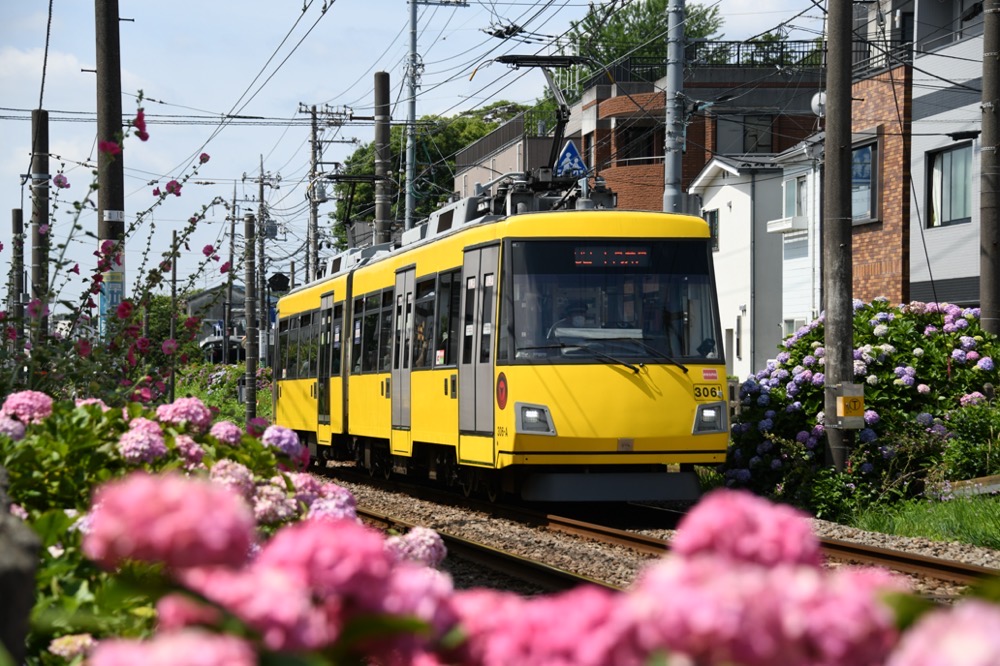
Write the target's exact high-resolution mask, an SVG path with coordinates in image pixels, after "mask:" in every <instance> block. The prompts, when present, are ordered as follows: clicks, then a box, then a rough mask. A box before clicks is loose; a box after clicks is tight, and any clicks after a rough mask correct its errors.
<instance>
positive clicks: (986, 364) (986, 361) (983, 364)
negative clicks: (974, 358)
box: [976, 356, 993, 372]
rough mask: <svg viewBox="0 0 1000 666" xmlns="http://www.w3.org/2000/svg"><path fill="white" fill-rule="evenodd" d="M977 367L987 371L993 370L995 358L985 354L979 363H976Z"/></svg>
mask: <svg viewBox="0 0 1000 666" xmlns="http://www.w3.org/2000/svg"><path fill="white" fill-rule="evenodd" d="M976 367H977V368H979V369H980V370H985V371H986V372H990V371H991V370H993V359H992V358H990V357H989V356H984V357H982V358H981V359H979V362H978V363H976Z"/></svg>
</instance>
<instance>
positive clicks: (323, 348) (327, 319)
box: [317, 309, 333, 377]
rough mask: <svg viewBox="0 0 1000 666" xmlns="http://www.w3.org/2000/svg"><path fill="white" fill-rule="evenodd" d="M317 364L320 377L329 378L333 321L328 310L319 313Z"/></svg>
mask: <svg viewBox="0 0 1000 666" xmlns="http://www.w3.org/2000/svg"><path fill="white" fill-rule="evenodd" d="M319 320H320V324H319V363H318V364H317V368H318V371H319V376H320V377H329V376H330V329H331V328H332V326H331V322H332V321H333V312H331V311H330V310H329V309H325V310H320V313H319Z"/></svg>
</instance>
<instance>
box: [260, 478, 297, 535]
mask: <svg viewBox="0 0 1000 666" xmlns="http://www.w3.org/2000/svg"><path fill="white" fill-rule="evenodd" d="M298 508H299V507H298V503H296V501H295V498H293V497H289V496H288V494H287V492H286V491H285V488H284V486H283V485H282V486H277V485H275V484H274V483H264V484H261V485H259V486H257V491H256V493H255V494H254V498H253V515H254V518H255V519H256V520H257V522H258V523H260V524H262V525H277V524H279V523H284V522H287V521H289V520H291V519H292V518H294V517H295V516H296V515H297V514H298Z"/></svg>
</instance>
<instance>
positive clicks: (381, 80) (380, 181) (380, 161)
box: [347, 72, 409, 245]
mask: <svg viewBox="0 0 1000 666" xmlns="http://www.w3.org/2000/svg"><path fill="white" fill-rule="evenodd" d="M390 157H391V155H390V151H389V74H388V73H387V72H375V178H376V180H375V236H374V238H373V239H372V244H374V245H378V244H380V243H388V242H389V240H390V239H391V237H392V234H391V232H390V229H391V225H392V220H390V219H389V214H390V211H391V205H392V202H391V200H390V199H389V184H388V183H387V182H386V176H387V175H388V174H389V160H390ZM407 187H409V186H407ZM347 223H348V224H350V220H347Z"/></svg>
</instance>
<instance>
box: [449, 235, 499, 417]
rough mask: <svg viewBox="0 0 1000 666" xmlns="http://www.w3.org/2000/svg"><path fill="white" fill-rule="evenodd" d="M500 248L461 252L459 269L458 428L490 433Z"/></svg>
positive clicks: (493, 246)
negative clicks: (460, 312)
mask: <svg viewBox="0 0 1000 666" xmlns="http://www.w3.org/2000/svg"><path fill="white" fill-rule="evenodd" d="M499 256H500V246H499V245H492V246H487V247H478V248H475V249H471V250H466V252H465V263H464V266H463V268H462V306H461V307H462V315H463V317H464V321H463V322H462V338H461V352H460V358H459V365H458V429H459V432H461V433H469V434H479V435H489V436H492V434H493V333H494V330H495V329H496V324H495V322H494V313H495V312H496V309H497V286H498V284H499V280H498V279H497V266H498V263H499V262H498V259H499Z"/></svg>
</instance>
